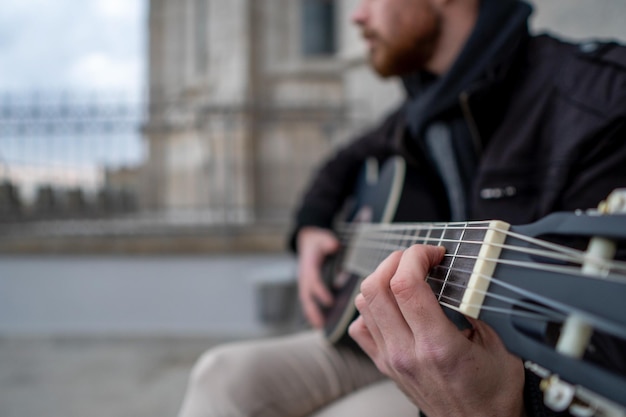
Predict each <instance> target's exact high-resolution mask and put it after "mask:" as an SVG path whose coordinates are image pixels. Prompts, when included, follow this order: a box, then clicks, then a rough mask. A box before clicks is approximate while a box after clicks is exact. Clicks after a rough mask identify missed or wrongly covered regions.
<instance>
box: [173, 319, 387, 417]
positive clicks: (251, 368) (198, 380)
mask: <svg viewBox="0 0 626 417" xmlns="http://www.w3.org/2000/svg"><path fill="white" fill-rule="evenodd" d="M382 378H384V377H383V376H382V374H380V372H379V371H378V370H377V369H376V367H375V366H374V364H373V363H372V362H371V361H370V359H369V358H367V357H366V356H365V355H363V354H361V353H355V352H354V351H352V350H350V349H345V348H335V347H333V346H332V345H330V344H328V342H327V341H326V340H325V339H324V337H323V335H322V334H321V333H319V332H314V331H308V332H303V333H298V334H295V335H289V336H285V337H279V338H268V339H260V340H251V341H245V342H236V343H231V344H226V345H222V346H219V347H217V348H214V349H211V350H209V351H208V352H206V353H205V354H204V355H203V356H202V357H201V358H200V360H199V361H198V362H197V363H196V365H195V366H194V369H193V371H192V373H191V377H190V380H189V385H188V387H187V392H186V394H185V398H184V401H183V404H182V407H181V410H180V414H179V417H251V416H254V417H302V416H307V415H309V414H311V413H312V412H314V411H315V410H318V409H319V408H321V407H323V406H325V405H326V404H328V403H330V402H332V401H334V400H336V399H337V398H340V397H342V396H344V395H346V394H348V393H350V392H353V391H355V390H357V389H359V388H361V387H363V386H365V385H367V384H370V383H372V382H374V381H377V380H380V379H382Z"/></svg>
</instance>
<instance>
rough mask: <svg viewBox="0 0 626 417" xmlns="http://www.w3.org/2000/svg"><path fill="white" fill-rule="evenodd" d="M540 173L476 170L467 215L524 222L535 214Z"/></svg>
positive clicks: (530, 220)
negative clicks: (468, 213)
mask: <svg viewBox="0 0 626 417" xmlns="http://www.w3.org/2000/svg"><path fill="white" fill-rule="evenodd" d="M540 177H541V173H540V172H539V170H537V169H533V168H531V167H529V166H526V167H524V168H518V169H514V168H511V169H509V168H507V169H492V170H489V171H484V172H481V173H479V175H478V177H477V178H476V181H475V183H474V187H473V192H472V199H471V202H470V203H471V217H472V218H473V219H476V220H487V219H488V220H492V219H493V220H502V221H505V222H508V223H511V224H526V223H530V222H532V221H534V220H536V219H537V218H538V217H539V211H540V210H539V207H540V206H541V197H540V196H541V189H542V188H544V185H545V184H543V185H540V184H541V183H540V182H539V181H540V179H539V178H540Z"/></svg>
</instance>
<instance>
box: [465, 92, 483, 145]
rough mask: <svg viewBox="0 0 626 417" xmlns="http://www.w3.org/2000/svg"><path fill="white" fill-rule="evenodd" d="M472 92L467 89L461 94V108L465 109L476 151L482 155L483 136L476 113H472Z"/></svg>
mask: <svg viewBox="0 0 626 417" xmlns="http://www.w3.org/2000/svg"><path fill="white" fill-rule="evenodd" d="M469 98H470V94H469V93H468V92H467V91H463V92H461V94H460V95H459V103H460V104H461V110H462V111H463V116H464V117H465V120H466V121H467V126H468V127H469V130H470V135H471V136H472V141H473V142H474V151H475V152H476V155H477V156H480V155H481V154H482V151H483V146H482V143H483V142H482V138H481V137H480V132H479V131H478V125H477V124H476V119H474V115H473V114H472V110H471V109H470V105H469Z"/></svg>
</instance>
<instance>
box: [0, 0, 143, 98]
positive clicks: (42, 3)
mask: <svg viewBox="0 0 626 417" xmlns="http://www.w3.org/2000/svg"><path fill="white" fill-rule="evenodd" d="M146 2H147V0H55V1H53V2H51V1H49V0H19V1H17V2H5V3H6V4H3V5H2V9H3V10H2V13H1V14H0V91H1V90H7V89H8V90H14V91H15V90H21V91H24V90H47V89H49V90H58V89H76V88H87V89H93V88H115V89H118V90H121V89H128V88H130V89H133V90H137V91H138V90H140V89H141V88H142V85H143V83H144V80H143V79H144V70H143V67H144V55H145V51H144V41H143V39H144V37H145V36H146V33H145V32H146V30H147V28H146V26H145V19H144V13H145V9H146Z"/></svg>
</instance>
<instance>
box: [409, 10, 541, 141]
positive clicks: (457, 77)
mask: <svg viewBox="0 0 626 417" xmlns="http://www.w3.org/2000/svg"><path fill="white" fill-rule="evenodd" d="M531 12H532V8H531V7H530V5H528V4H527V3H525V2H523V1H518V0H483V1H482V2H481V10H480V13H479V17H478V20H477V22H476V26H475V27H474V30H473V31H472V33H471V35H470V37H469V38H468V41H467V43H466V44H465V46H464V48H463V49H462V51H461V53H460V54H459V57H458V58H457V60H456V61H455V62H454V64H453V65H452V67H451V68H450V71H448V72H447V73H446V74H444V75H443V76H441V77H439V78H434V77H433V76H432V75H429V74H426V73H424V72H420V73H415V74H411V75H408V76H406V77H403V82H404V85H405V88H406V90H407V93H408V95H409V102H408V104H407V107H406V111H407V125H408V128H409V130H410V133H411V135H412V136H413V137H420V136H422V133H423V129H424V128H425V127H426V126H427V125H428V123H429V122H430V121H432V120H434V119H436V118H438V117H442V116H443V115H444V114H445V113H447V112H450V111H454V110H456V109H458V105H459V96H460V94H461V93H462V92H472V91H474V90H478V89H484V88H486V87H487V86H490V85H494V84H497V83H498V81H499V80H502V79H503V78H505V76H506V74H507V73H508V72H509V70H510V69H511V68H512V66H513V63H514V62H515V56H516V55H517V52H518V50H519V48H520V47H521V45H522V44H523V42H522V40H523V39H526V38H528V36H529V34H528V26H527V20H528V17H529V15H530V14H531Z"/></svg>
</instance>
